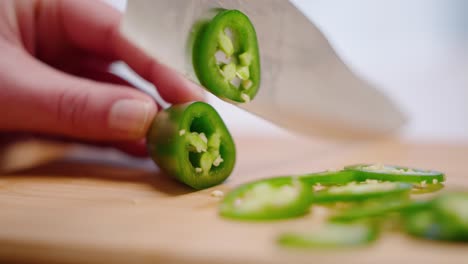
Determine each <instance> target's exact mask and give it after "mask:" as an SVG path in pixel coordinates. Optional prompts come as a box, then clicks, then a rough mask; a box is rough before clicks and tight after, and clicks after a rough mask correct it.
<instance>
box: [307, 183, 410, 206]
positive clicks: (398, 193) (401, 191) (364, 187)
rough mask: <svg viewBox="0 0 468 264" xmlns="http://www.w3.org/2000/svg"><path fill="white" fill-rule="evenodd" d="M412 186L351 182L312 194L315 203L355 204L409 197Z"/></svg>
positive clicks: (405, 184)
mask: <svg viewBox="0 0 468 264" xmlns="http://www.w3.org/2000/svg"><path fill="white" fill-rule="evenodd" d="M411 188H412V185H411V184H408V183H401V182H377V181H376V182H362V183H356V182H351V183H348V184H346V185H343V186H332V187H330V188H326V189H324V190H319V191H316V192H313V193H312V196H311V201H312V202H313V203H331V202H341V201H343V202H355V201H364V200H368V199H381V198H388V197H407V196H408V195H409V192H410V190H411Z"/></svg>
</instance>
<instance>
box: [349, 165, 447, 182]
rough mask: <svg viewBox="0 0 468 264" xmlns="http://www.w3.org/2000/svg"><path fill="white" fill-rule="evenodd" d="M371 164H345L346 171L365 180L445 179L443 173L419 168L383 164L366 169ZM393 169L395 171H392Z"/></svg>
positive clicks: (407, 180) (408, 180)
mask: <svg viewBox="0 0 468 264" xmlns="http://www.w3.org/2000/svg"><path fill="white" fill-rule="evenodd" d="M370 166H372V165H371V164H358V165H351V166H346V167H345V170H346V171H351V172H354V173H355V175H356V179H357V180H359V181H365V180H366V179H373V180H379V181H394V182H409V183H421V182H424V183H426V184H432V183H442V182H444V181H445V175H444V174H443V173H442V172H438V171H427V170H420V169H412V168H407V167H400V166H389V165H384V166H383V168H384V169H382V170H372V169H367V168H368V167H370ZM392 170H394V171H395V172H393V171H392Z"/></svg>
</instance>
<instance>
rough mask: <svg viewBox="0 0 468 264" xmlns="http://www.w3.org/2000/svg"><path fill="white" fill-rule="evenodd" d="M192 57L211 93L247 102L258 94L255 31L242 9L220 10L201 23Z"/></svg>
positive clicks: (196, 72) (199, 75) (200, 78)
mask: <svg viewBox="0 0 468 264" xmlns="http://www.w3.org/2000/svg"><path fill="white" fill-rule="evenodd" d="M220 54H221V57H223V58H222V59H220V58H219V56H220ZM192 57H193V58H192V60H193V66H194V70H195V74H196V75H197V77H198V80H199V81H200V83H201V84H202V85H203V86H204V87H206V88H207V89H208V90H209V91H210V92H212V93H213V94H214V95H216V96H218V97H220V98H222V99H226V100H230V101H234V102H238V103H248V102H249V101H250V100H252V99H253V98H254V97H255V95H256V94H257V91H258V88H259V86H260V53H259V49H258V43H257V34H256V32H255V28H254V26H253V25H252V22H251V21H250V20H249V18H248V17H247V16H246V15H245V14H243V13H242V12H240V11H238V10H223V11H221V12H219V13H218V14H217V15H216V16H215V17H214V18H213V19H212V20H211V21H210V22H208V23H206V24H204V25H202V26H200V28H199V30H198V33H197V34H196V37H195V41H194V47H193V54H192Z"/></svg>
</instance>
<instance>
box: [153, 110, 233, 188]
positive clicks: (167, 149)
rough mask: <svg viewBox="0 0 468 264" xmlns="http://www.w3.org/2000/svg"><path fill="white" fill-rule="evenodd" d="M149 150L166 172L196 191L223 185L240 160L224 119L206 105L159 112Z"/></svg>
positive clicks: (154, 123)
mask: <svg viewBox="0 0 468 264" xmlns="http://www.w3.org/2000/svg"><path fill="white" fill-rule="evenodd" d="M147 147H148V151H149V153H150V155H151V157H152V159H153V160H154V161H155V163H156V164H157V165H158V166H159V167H160V169H161V170H162V171H163V172H165V173H166V174H168V175H170V176H172V177H174V178H176V179H177V180H179V181H181V182H183V183H185V184H187V185H189V186H191V187H193V188H195V189H203V188H207V187H211V186H213V185H216V184H219V183H221V182H223V181H224V180H225V179H226V178H227V177H228V176H229V175H230V174H231V172H232V170H233V168H234V164H235V158H236V149H235V145H234V141H233V139H232V137H231V135H230V133H229V131H228V129H227V127H226V126H225V124H224V122H223V120H222V119H221V117H220V116H219V115H218V113H217V112H216V110H215V109H214V108H213V107H211V106H210V105H208V104H206V103H203V102H194V103H187V104H182V105H173V106H171V107H170V108H168V109H165V110H164V111H161V112H159V113H158V114H157V115H156V117H155V119H154V121H153V123H152V125H151V128H150V130H149V132H148V134H147Z"/></svg>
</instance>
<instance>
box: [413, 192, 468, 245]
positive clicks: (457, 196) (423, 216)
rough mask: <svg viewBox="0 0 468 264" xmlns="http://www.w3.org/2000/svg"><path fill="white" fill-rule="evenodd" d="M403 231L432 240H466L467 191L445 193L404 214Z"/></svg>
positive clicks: (467, 220)
mask: <svg viewBox="0 0 468 264" xmlns="http://www.w3.org/2000/svg"><path fill="white" fill-rule="evenodd" d="M404 227H405V231H406V232H407V233H408V234H410V235H413V236H417V237H422V238H426V239H432V240H447V241H468V193H446V194H443V195H441V196H439V197H437V198H435V199H434V200H433V201H432V206H431V207H430V208H425V210H419V211H416V212H410V213H408V214H406V215H405V226H404Z"/></svg>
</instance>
